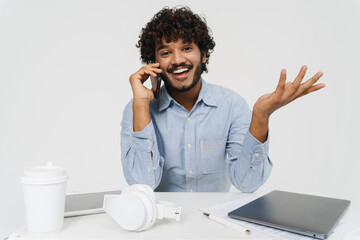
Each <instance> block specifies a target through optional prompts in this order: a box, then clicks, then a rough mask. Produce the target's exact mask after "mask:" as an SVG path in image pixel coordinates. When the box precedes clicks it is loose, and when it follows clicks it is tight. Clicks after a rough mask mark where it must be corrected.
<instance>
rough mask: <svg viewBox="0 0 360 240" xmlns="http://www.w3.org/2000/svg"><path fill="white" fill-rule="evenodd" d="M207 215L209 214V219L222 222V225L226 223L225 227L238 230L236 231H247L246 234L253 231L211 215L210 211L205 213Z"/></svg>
mask: <svg viewBox="0 0 360 240" xmlns="http://www.w3.org/2000/svg"><path fill="white" fill-rule="evenodd" d="M203 214H204V215H205V216H207V217H208V218H209V219H211V220H213V221H214V222H217V223H220V224H222V225H224V226H225V227H227V228H229V229H231V230H233V231H236V232H240V233H245V234H250V233H251V231H250V230H249V229H246V228H244V227H242V226H240V225H238V224H236V223H233V222H229V221H225V220H224V219H222V218H220V217H217V216H214V215H211V214H210V213H203Z"/></svg>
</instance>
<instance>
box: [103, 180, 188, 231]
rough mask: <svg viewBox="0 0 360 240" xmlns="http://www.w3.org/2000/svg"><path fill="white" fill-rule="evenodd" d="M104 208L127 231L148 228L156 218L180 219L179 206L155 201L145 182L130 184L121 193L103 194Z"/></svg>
mask: <svg viewBox="0 0 360 240" xmlns="http://www.w3.org/2000/svg"><path fill="white" fill-rule="evenodd" d="M104 210H105V212H106V213H107V214H108V215H109V216H111V217H112V218H113V219H114V220H115V221H116V222H117V223H118V224H119V225H120V226H121V227H122V228H123V229H125V230H127V231H143V230H146V229H149V228H150V227H151V226H152V225H154V223H155V221H156V219H163V218H174V219H176V221H180V215H181V207H178V206H176V205H175V204H173V203H170V202H165V201H158V202H156V198H155V194H154V192H153V190H152V189H151V188H150V187H149V186H148V185H145V184H134V185H131V186H130V187H129V188H127V189H125V190H124V191H122V193H121V195H105V197H104Z"/></svg>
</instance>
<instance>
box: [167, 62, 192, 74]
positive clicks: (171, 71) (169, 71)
mask: <svg viewBox="0 0 360 240" xmlns="http://www.w3.org/2000/svg"><path fill="white" fill-rule="evenodd" d="M179 67H183V68H188V69H189V70H190V69H192V68H193V67H194V66H193V65H192V64H185V63H182V64H180V65H174V66H173V67H172V68H168V69H166V71H167V72H168V73H173V72H174V71H175V70H176V69H177V68H179Z"/></svg>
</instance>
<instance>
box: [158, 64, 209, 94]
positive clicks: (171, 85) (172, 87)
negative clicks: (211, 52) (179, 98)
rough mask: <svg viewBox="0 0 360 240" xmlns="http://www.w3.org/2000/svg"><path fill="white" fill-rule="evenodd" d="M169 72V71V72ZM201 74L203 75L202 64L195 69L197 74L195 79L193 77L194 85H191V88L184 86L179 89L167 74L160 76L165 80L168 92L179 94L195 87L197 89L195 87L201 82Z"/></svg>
mask: <svg viewBox="0 0 360 240" xmlns="http://www.w3.org/2000/svg"><path fill="white" fill-rule="evenodd" d="M167 72H169V71H167ZM201 73H202V64H201V62H200V64H199V65H198V66H197V67H196V69H195V73H194V77H193V81H192V83H191V84H190V85H189V86H182V87H180V88H178V87H175V86H174V85H173V84H172V83H171V81H170V79H169V78H168V77H167V75H166V73H164V72H162V73H161V74H160V75H161V78H162V79H163V80H164V84H165V86H166V88H167V89H168V90H171V91H174V92H179V93H182V92H186V91H189V90H191V89H192V88H193V87H195V85H196V84H197V83H198V82H199V80H200V77H201Z"/></svg>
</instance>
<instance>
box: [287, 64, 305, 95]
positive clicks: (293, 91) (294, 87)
mask: <svg viewBox="0 0 360 240" xmlns="http://www.w3.org/2000/svg"><path fill="white" fill-rule="evenodd" d="M306 70H307V66H306V65H304V66H302V67H301V68H300V71H299V73H298V75H297V76H296V78H295V80H294V81H293V82H292V83H290V84H289V86H288V87H287V88H286V91H285V94H284V99H289V98H291V97H292V96H293V95H294V94H296V92H297V90H298V89H299V87H300V84H301V82H302V80H303V79H304V76H305V74H306ZM295 97H296V96H295Z"/></svg>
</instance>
